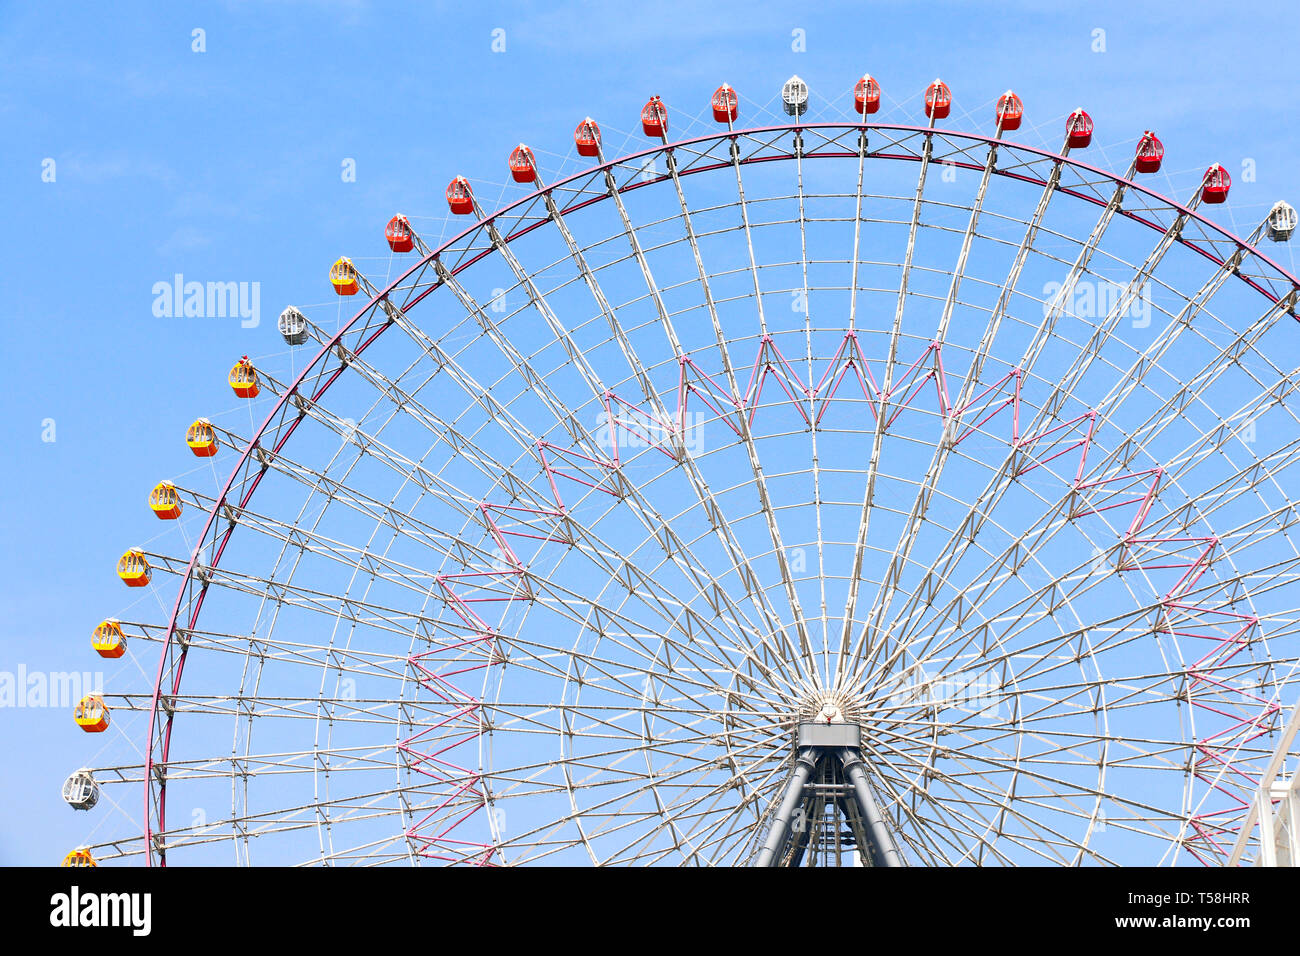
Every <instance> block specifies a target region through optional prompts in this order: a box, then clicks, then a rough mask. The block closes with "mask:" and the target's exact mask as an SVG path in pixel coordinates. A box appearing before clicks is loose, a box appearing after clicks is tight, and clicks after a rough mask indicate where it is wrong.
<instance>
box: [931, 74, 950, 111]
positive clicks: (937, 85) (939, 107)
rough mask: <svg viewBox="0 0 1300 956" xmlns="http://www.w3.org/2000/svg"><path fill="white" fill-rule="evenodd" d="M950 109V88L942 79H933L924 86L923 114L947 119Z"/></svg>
mask: <svg viewBox="0 0 1300 956" xmlns="http://www.w3.org/2000/svg"><path fill="white" fill-rule="evenodd" d="M951 111H952V90H950V89H948V84H947V83H945V82H944V81H943V80H935V81H934V82H933V83H931V84H930V85H929V86H927V87H926V88H925V115H926V116H927V117H931V116H932V117H934V118H935V119H947V118H948V114H949V112H951Z"/></svg>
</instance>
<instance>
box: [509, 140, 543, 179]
mask: <svg viewBox="0 0 1300 956" xmlns="http://www.w3.org/2000/svg"><path fill="white" fill-rule="evenodd" d="M510 175H511V177H512V178H513V179H514V181H515V182H517V183H531V182H533V181H534V180H536V179H537V163H536V161H535V160H534V159H533V151H532V150H531V149H529V148H528V147H527V146H525V145H524V144H523V143H520V144H519V145H518V146H516V147H515V148H514V150H513V151H512V152H511V153H510Z"/></svg>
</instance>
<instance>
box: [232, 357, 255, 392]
mask: <svg viewBox="0 0 1300 956" xmlns="http://www.w3.org/2000/svg"><path fill="white" fill-rule="evenodd" d="M229 381H230V387H231V389H232V390H234V393H235V394H236V395H238V396H239V397H240V398H257V394H258V392H260V391H261V390H262V386H261V384H260V383H259V382H258V380H257V369H255V368H253V363H252V362H250V361H249V360H248V356H247V355H245V356H244V357H243V358H241V359H240V360H239V361H238V362H236V363H235V364H234V365H232V366H231V367H230V379H229Z"/></svg>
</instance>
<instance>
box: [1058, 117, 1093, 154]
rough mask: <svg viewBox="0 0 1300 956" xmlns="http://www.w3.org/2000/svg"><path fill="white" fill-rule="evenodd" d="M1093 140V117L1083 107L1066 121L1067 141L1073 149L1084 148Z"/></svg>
mask: <svg viewBox="0 0 1300 956" xmlns="http://www.w3.org/2000/svg"><path fill="white" fill-rule="evenodd" d="M1091 142H1092V117H1091V116H1089V115H1088V114H1087V113H1085V112H1084V111H1083V109H1082V108H1080V109H1077V110H1075V111H1074V112H1073V113H1071V114H1070V118H1069V119H1067V120H1066V121H1065V143H1066V145H1067V146H1069V147H1070V148H1071V149H1083V148H1084V147H1085V146H1087V145H1088V144H1089V143H1091Z"/></svg>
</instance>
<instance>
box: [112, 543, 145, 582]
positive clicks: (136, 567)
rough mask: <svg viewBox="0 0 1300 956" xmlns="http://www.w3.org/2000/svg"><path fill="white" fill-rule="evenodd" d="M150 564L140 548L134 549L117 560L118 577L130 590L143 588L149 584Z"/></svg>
mask: <svg viewBox="0 0 1300 956" xmlns="http://www.w3.org/2000/svg"><path fill="white" fill-rule="evenodd" d="M150 574H151V572H150V570H149V562H148V561H147V560H145V556H144V553H143V552H142V551H141V550H140V549H139V548H132V549H131V550H130V551H128V552H126V554H124V555H122V557H120V558H118V560H117V576H118V577H119V578H121V579H122V580H123V581H124V582H125V583H126V586H127V587H129V588H142V587H144V586H145V585H147V584H148V583H149V577H150Z"/></svg>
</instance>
